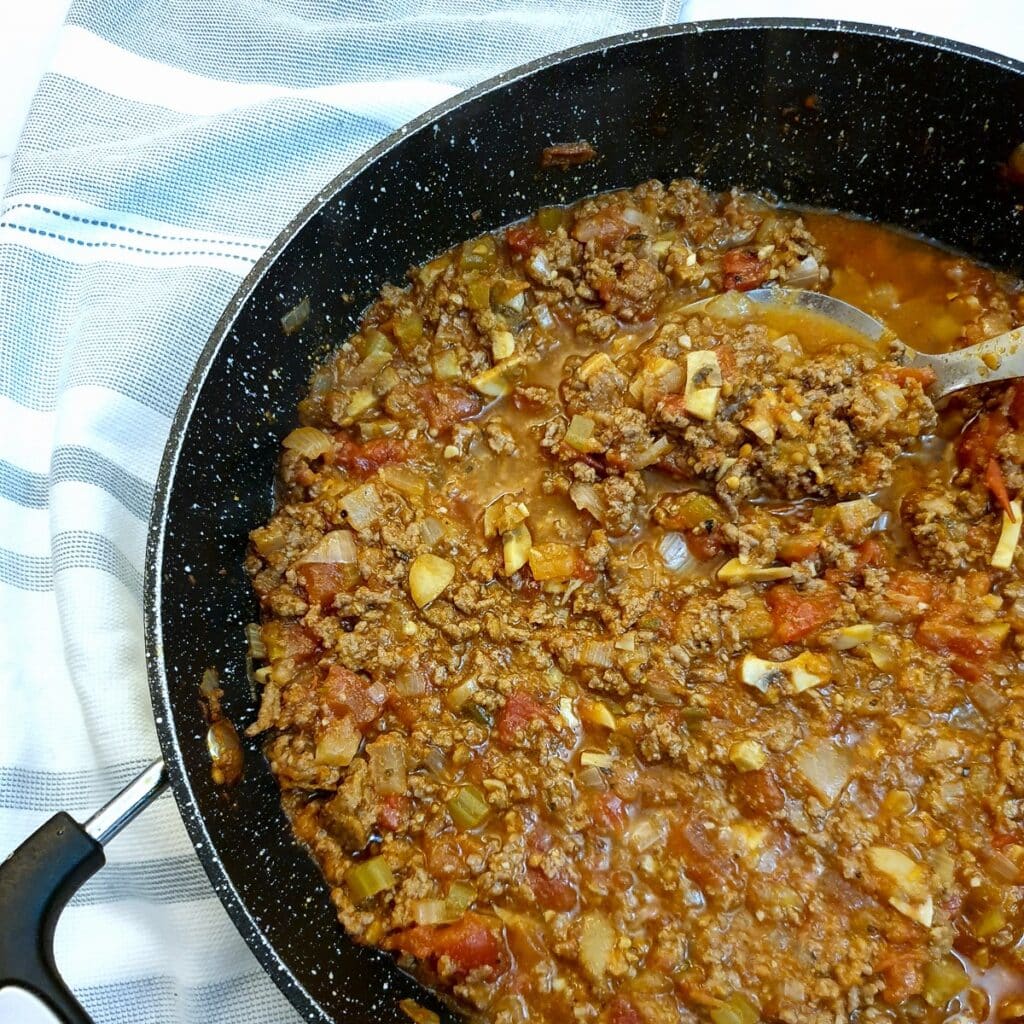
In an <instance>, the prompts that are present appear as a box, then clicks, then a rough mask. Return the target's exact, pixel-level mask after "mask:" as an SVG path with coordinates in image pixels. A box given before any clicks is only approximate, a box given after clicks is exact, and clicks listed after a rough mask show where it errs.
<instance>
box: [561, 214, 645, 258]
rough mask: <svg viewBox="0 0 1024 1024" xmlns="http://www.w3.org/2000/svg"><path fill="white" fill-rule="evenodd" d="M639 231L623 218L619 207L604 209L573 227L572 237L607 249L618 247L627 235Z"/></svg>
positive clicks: (577, 222)
mask: <svg viewBox="0 0 1024 1024" xmlns="http://www.w3.org/2000/svg"><path fill="white" fill-rule="evenodd" d="M637 230H639V229H638V228H637V227H636V225H634V224H630V223H629V221H627V220H626V219H625V218H624V217H623V216H622V211H621V209H619V207H617V206H605V207H602V208H601V209H600V210H598V211H597V213H594V214H591V216H589V217H583V218H582V219H580V220H578V221H576V223H575V224H574V225H573V229H572V236H573V238H575V239H576V240H577V241H578V242H583V243H584V244H585V243H587V242H596V243H597V244H598V245H601V246H604V247H606V248H611V247H612V246H615V245H618V244H619V242H621V241H622V240H623V239H624V238H625V237H626V236H627V235H631V234H632V233H633V232H634V231H637Z"/></svg>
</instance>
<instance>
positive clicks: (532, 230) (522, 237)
mask: <svg viewBox="0 0 1024 1024" xmlns="http://www.w3.org/2000/svg"><path fill="white" fill-rule="evenodd" d="M545 237H546V235H545V234H544V230H543V229H542V228H540V227H538V226H537V225H536V224H513V225H512V227H510V228H506V229H505V244H506V245H507V246H508V247H509V248H510V249H511V250H512V251H513V252H517V253H520V254H521V255H522V256H529V255H530V253H531V252H533V250H534V249H535V248H536V247H537V246H538V245H543V243H544V239H545Z"/></svg>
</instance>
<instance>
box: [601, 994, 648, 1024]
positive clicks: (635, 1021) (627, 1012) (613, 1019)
mask: <svg viewBox="0 0 1024 1024" xmlns="http://www.w3.org/2000/svg"><path fill="white" fill-rule="evenodd" d="M608 1024H643V1017H641V1016H640V1014H639V1013H637V1010H636V1007H635V1006H634V1005H633V1004H632V1003H631V1002H629V1001H628V1000H627V999H623V997H622V996H616V997H615V998H614V999H613V1000H612V1001H611V1003H610V1004H609V1006H608Z"/></svg>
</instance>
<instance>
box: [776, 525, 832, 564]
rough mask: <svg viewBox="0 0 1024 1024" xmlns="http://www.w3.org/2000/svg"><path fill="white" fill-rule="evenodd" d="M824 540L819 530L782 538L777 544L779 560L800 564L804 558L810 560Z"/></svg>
mask: <svg viewBox="0 0 1024 1024" xmlns="http://www.w3.org/2000/svg"><path fill="white" fill-rule="evenodd" d="M824 539H825V535H824V534H823V533H822V532H821V531H820V530H809V531H808V532H807V533H797V534H794V535H793V536H791V537H784V538H783V539H782V540H781V541H780V542H779V549H778V550H779V558H781V559H782V560H783V561H784V562H802V561H803V560H804V559H805V558H812V557H813V556H814V555H816V554H817V553H818V548H819V547H821V542H822V541H823V540H824Z"/></svg>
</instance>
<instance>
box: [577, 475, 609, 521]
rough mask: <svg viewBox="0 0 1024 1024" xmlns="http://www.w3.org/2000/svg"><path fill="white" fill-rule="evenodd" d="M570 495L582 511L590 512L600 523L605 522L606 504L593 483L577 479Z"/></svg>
mask: <svg viewBox="0 0 1024 1024" xmlns="http://www.w3.org/2000/svg"><path fill="white" fill-rule="evenodd" d="M569 497H570V498H571V499H572V503H573V504H574V505H575V506H576V507H577V508H578V509H579V510H580V511H581V512H589V513H590V514H591V515H592V516H593V517H594V518H595V519H596V520H597V521H598V522H599V523H602V522H604V519H603V516H604V504H603V503H602V501H601V496H600V495H599V494H598V493H597V488H596V487H595V486H594V485H593V484H587V483H583V482H582V481H579V480H578V481H576V483H574V484H573V485H572V486H571V487H570V488H569Z"/></svg>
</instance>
